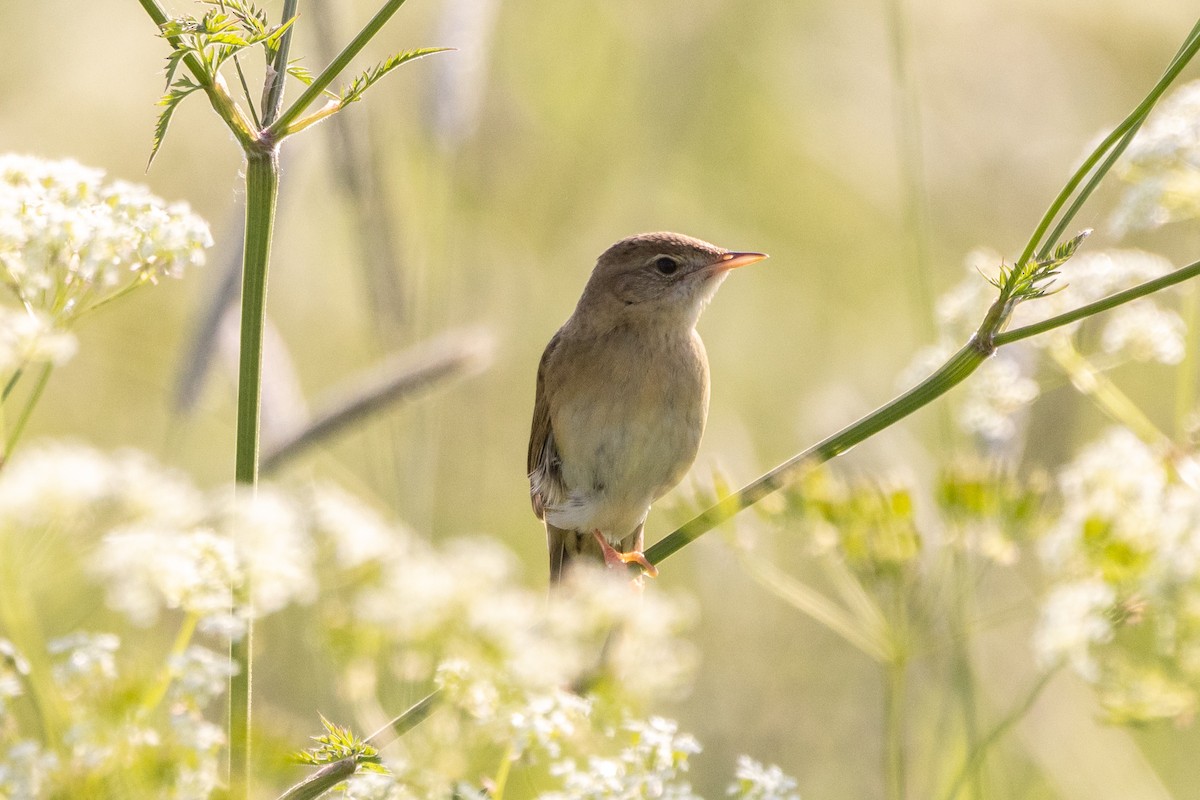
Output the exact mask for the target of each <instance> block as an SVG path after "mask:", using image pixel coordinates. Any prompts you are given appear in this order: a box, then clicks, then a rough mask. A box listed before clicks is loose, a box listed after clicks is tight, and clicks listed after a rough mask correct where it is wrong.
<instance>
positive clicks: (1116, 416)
mask: <svg viewBox="0 0 1200 800" xmlns="http://www.w3.org/2000/svg"><path fill="white" fill-rule="evenodd" d="M1050 357H1051V358H1053V359H1054V361H1055V363H1057V364H1058V366H1059V367H1060V368H1061V369H1062V371H1063V372H1065V373H1066V375H1067V378H1068V379H1069V380H1070V381H1071V385H1072V386H1074V387H1075V388H1076V389H1077V390H1078V391H1079V393H1080V394H1082V395H1083V396H1084V397H1086V398H1088V399H1089V400H1091V401H1092V402H1093V403H1095V404H1096V406H1097V407H1098V408H1099V409H1100V410H1101V411H1103V412H1104V413H1105V414H1107V415H1108V416H1109V417H1110V418H1112V420H1113V421H1114V422H1116V423H1118V424H1120V425H1123V426H1124V427H1126V428H1129V430H1131V431H1133V432H1134V433H1135V434H1137V436H1138V438H1139V439H1141V440H1142V441H1143V442H1146V443H1147V444H1149V445H1152V446H1164V445H1166V446H1169V445H1170V441H1171V440H1170V437H1169V436H1167V435H1166V434H1165V433H1163V432H1162V431H1160V430H1159V429H1158V426H1157V425H1155V424H1154V422H1153V420H1151V419H1150V417H1148V416H1146V412H1144V411H1142V409H1140V408H1138V405H1137V403H1135V402H1133V401H1132V400H1130V399H1129V396H1128V395H1126V394H1125V393H1124V392H1122V391H1121V389H1120V387H1118V386H1117V385H1116V384H1115V383H1113V382H1112V381H1111V380H1109V378H1108V376H1106V375H1105V374H1104V373H1102V372H1100V371H1099V370H1098V369H1096V368H1095V367H1094V366H1092V364H1091V362H1089V361H1088V360H1087V359H1086V358H1084V357H1083V355H1082V354H1081V353H1080V352H1079V351H1078V350H1076V349H1075V346H1074V345H1073V344H1072V343H1071V342H1070V341H1069V340H1065V339H1064V340H1063V341H1058V342H1054V343H1053V344H1051V346H1050Z"/></svg>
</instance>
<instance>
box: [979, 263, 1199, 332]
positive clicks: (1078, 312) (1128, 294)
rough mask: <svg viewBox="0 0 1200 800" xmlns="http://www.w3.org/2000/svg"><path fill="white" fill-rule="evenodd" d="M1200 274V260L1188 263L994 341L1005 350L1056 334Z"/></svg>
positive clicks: (1018, 329)
mask: <svg viewBox="0 0 1200 800" xmlns="http://www.w3.org/2000/svg"><path fill="white" fill-rule="evenodd" d="M1197 275H1200V261H1195V262H1193V263H1191V264H1188V265H1187V266H1186V267H1180V268H1179V269H1177V270H1175V271H1174V272H1168V273H1167V274H1166V275H1163V276H1162V277H1160V278H1155V279H1153V280H1149V281H1146V282H1145V283H1139V284H1138V285H1137V286H1133V287H1130V288H1129V289H1125V290H1124V291H1120V292H1117V293H1116V294H1111V295H1109V296H1108V297H1102V298H1101V299H1099V300H1096V301H1095V302H1092V303H1088V304H1087V305H1085V306H1080V307H1079V308H1076V309H1073V310H1071V311H1067V312H1065V313H1063V314H1058V315H1057V316H1053V317H1050V318H1049V319H1044V320H1042V321H1041V322H1035V323H1032V324H1030V325H1024V326H1022V327H1020V328H1013V329H1012V330H1010V331H1003V332H1000V333H997V334H996V335H995V336H994V337H993V338H992V342H993V343H994V344H995V345H996V346H997V347H1003V346H1004V345H1006V344H1012V343H1013V342H1019V341H1021V340H1022V339H1028V338H1030V337H1031V336H1037V335H1038V334H1042V333H1046V332H1047V331H1052V330H1054V329H1055V328H1061V327H1063V326H1064V325H1070V324H1071V323H1072V322H1078V321H1079V320H1081V319H1086V318H1087V317H1091V316H1094V315H1096V314H1099V313H1100V312H1101V311H1108V310H1109V309H1112V308H1116V307H1117V306H1120V305H1124V304H1125V303H1128V302H1130V301H1131V300H1137V299H1138V298H1139V297H1145V296H1146V295H1150V294H1154V293H1155V292H1157V291H1161V290H1162V289H1166V288H1167V287H1170V286H1175V285H1176V284H1179V283H1183V282H1184V281H1186V280H1189V279H1191V278H1194V277H1196V276H1197Z"/></svg>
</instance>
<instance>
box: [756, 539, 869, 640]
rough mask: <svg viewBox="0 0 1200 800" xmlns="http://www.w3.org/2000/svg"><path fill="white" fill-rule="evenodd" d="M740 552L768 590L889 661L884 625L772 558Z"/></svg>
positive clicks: (842, 635) (840, 634)
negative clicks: (865, 617)
mask: <svg viewBox="0 0 1200 800" xmlns="http://www.w3.org/2000/svg"><path fill="white" fill-rule="evenodd" d="M738 554H739V556H740V558H739V560H740V561H741V562H742V565H743V567H745V569H746V571H747V572H748V573H749V574H750V577H752V578H754V580H755V581H756V582H757V583H758V584H759V585H760V586H762V587H763V588H764V589H766V590H767V591H769V592H770V593H771V594H773V595H775V596H776V597H778V598H779V599H781V600H783V601H784V602H785V603H787V604H789V605H791V606H792V607H793V608H795V609H796V610H798V611H800V612H801V613H804V614H807V615H808V616H809V617H811V618H812V619H813V620H815V621H816V622H819V623H820V624H822V625H824V626H825V627H826V628H828V629H829V630H831V631H832V632H834V633H836V634H837V635H838V636H840V637H842V639H843V640H844V641H845V642H846V643H847V644H850V645H852V646H854V647H856V648H858V649H859V650H860V651H862V652H863V653H865V654H866V655H867V656H868V657H870V658H871V659H873V660H874V661H877V662H879V663H884V662H886V661H887V659H888V657H889V648H888V645H887V643H886V642H885V641H883V639H884V633H883V631H882V630H881V626H878V625H872V624H869V623H868V621H866V620H863V619H860V618H859V617H858V616H857V615H855V614H853V613H851V612H849V611H847V610H846V609H844V608H842V607H841V606H839V605H838V604H837V603H835V602H834V601H833V600H831V599H829V598H828V597H826V596H825V595H823V594H821V593H820V592H818V591H817V590H816V589H813V588H812V587H810V586H808V585H806V584H804V583H803V582H801V581H799V580H797V579H796V578H794V577H792V576H791V575H789V574H787V573H786V572H784V571H783V570H781V569H779V568H778V567H776V566H775V565H774V564H772V563H771V562H770V561H769V560H767V559H765V558H759V557H757V556H755V555H753V554H752V553H751V552H749V551H748V550H739V553H738Z"/></svg>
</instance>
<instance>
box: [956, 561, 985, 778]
mask: <svg viewBox="0 0 1200 800" xmlns="http://www.w3.org/2000/svg"><path fill="white" fill-rule="evenodd" d="M950 559H951V566H950V571H951V576H950V580H951V581H953V583H954V585H955V591H954V599H955V602H954V603H953V604H952V605H951V607H950V610H949V614H950V620H949V623H950V639H951V641H952V642H953V643H954V653H953V657H952V666H951V669H952V671H953V680H954V689H955V694H956V695H957V696H958V705H959V712H960V713H961V715H962V725H963V737H964V738H965V739H966V749H967V752H968V753H974V752H975V751H976V750H978V749H979V716H978V714H977V713H976V708H975V691H976V689H975V670H974V667H973V666H972V664H971V626H970V618H971V614H972V613H973V612H974V609H975V592H974V585H973V583H972V576H973V570H972V560H971V557H970V554H969V553H966V552H963V551H962V550H959V549H955V551H954V552H953V553H952V554H951V556H950ZM983 763H984V762H983V759H982V758H981V759H979V760H978V761H975V762H973V763H972V768H971V769H970V770H969V771H968V777H967V779H968V781H969V782H970V786H971V796H972V797H973V798H975V800H980V798H982V797H983V769H982V768H983Z"/></svg>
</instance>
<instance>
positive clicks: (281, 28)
mask: <svg viewBox="0 0 1200 800" xmlns="http://www.w3.org/2000/svg"><path fill="white" fill-rule="evenodd" d="M295 21H296V17H292V18H291V19H289V20H288V21H287V22H283V23H280V24H279V25H277V26H276V27H275V28H274V29H273V30H270V31H265V32H263V33H261V34H258V35H256V36H255V37H254V41H255V42H256V43H257V42H262V44H263V46H264V47H265V48H266V49H267V57H268V58H274V57H275V54H276V53H278V52H279V40H280V39H282V38H283V34H285V33H287V31H288V29H289V28H291V27H292V24H293V23H294V22H295Z"/></svg>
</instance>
